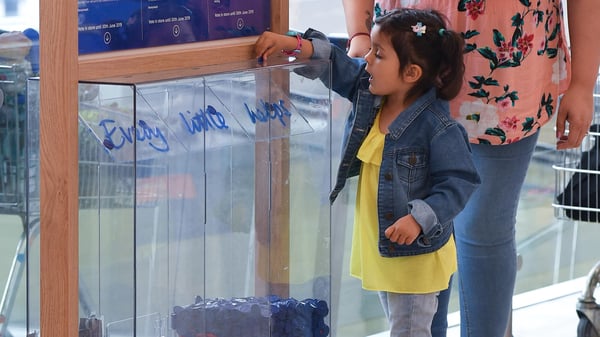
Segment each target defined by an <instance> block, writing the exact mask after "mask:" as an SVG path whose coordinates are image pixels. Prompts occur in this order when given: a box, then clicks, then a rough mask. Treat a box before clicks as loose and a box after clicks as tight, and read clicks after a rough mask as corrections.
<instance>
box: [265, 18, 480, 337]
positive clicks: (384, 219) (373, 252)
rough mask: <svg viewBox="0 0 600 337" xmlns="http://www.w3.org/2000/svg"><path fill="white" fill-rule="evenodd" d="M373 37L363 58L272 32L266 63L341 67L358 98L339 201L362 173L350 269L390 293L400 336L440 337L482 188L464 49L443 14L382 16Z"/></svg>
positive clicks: (316, 38)
mask: <svg viewBox="0 0 600 337" xmlns="http://www.w3.org/2000/svg"><path fill="white" fill-rule="evenodd" d="M371 41H372V44H371V50H370V52H369V53H368V54H367V55H366V56H365V59H364V60H363V59H353V58H350V57H348V56H347V55H346V53H345V51H344V50H341V49H340V48H337V47H335V46H333V45H332V44H330V43H329V42H328V41H327V38H326V37H325V36H324V35H323V34H322V33H320V32H317V31H314V30H312V29H309V30H308V31H307V32H306V33H305V34H304V35H303V36H297V37H290V36H285V35H278V34H274V33H271V32H265V33H263V34H262V35H261V36H260V37H259V39H258V40H257V42H256V46H255V50H256V53H257V55H258V56H259V57H261V58H262V59H263V61H264V62H266V61H267V60H268V58H269V57H271V56H272V55H280V54H283V55H286V56H288V55H291V54H296V56H297V57H299V58H309V57H312V58H327V59H330V60H331V68H332V69H331V71H332V73H331V75H332V76H331V79H332V89H333V90H334V91H336V92H337V93H339V94H340V95H341V96H343V97H346V98H347V99H349V100H351V101H352V102H353V110H352V112H351V114H350V116H349V119H348V125H347V127H346V130H347V132H348V133H347V134H346V135H345V137H344V144H343V149H344V153H343V156H342V160H341V163H340V166H339V169H338V178H337V183H336V186H335V187H334V189H333V191H332V193H331V201H332V202H333V201H334V200H335V198H336V196H337V195H338V193H339V192H340V190H341V189H342V188H343V187H344V184H345V181H346V179H348V178H350V177H352V176H355V175H357V174H358V175H359V182H358V190H357V196H356V209H355V220H354V233H353V242H352V253H351V268H350V271H351V274H352V275H353V276H354V277H357V278H359V279H360V280H361V281H362V286H363V288H364V289H367V290H375V291H378V292H379V295H380V298H381V302H382V305H383V308H384V311H385V313H386V315H387V317H388V321H389V323H390V336H392V337H397V336H407V337H408V336H410V337H425V336H431V322H432V319H433V315H434V314H435V312H436V308H437V295H438V293H439V292H440V291H441V290H444V289H446V288H448V282H449V280H450V277H451V275H452V274H453V273H454V272H455V271H456V256H455V255H456V251H455V245H454V238H453V235H452V232H453V218H454V217H455V216H456V215H457V214H458V212H459V211H460V210H462V208H463V207H464V205H465V203H466V202H467V200H468V198H469V197H470V195H471V193H473V191H474V190H475V189H476V187H477V186H478V185H479V183H480V180H479V176H478V174H477V172H476V170H475V167H474V165H473V162H472V161H471V152H470V146H469V143H468V139H467V136H466V132H465V130H464V129H463V128H462V127H461V126H460V125H459V124H457V123H456V122H455V121H454V120H453V119H452V118H451V117H450V114H449V111H448V102H447V100H449V99H452V98H453V97H454V96H456V94H457V93H458V91H459V89H460V87H461V82H462V80H463V79H462V75H463V71H464V65H463V59H462V53H463V42H462V38H461V37H460V36H459V35H458V34H457V33H455V32H452V31H449V30H447V29H446V26H445V22H444V20H443V18H442V17H441V15H440V14H439V13H437V12H435V11H430V10H408V9H402V10H396V11H392V12H390V13H388V14H386V15H384V16H382V17H380V18H378V19H377V20H376V21H375V26H374V27H373V29H372V32H371ZM312 71H317V72H318V71H320V70H315V69H312ZM321 71H324V70H321ZM304 75H306V76H313V75H316V76H318V75H324V76H328V75H329V74H318V73H317V74H308V73H307V74H304Z"/></svg>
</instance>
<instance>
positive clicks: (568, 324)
mask: <svg viewBox="0 0 600 337" xmlns="http://www.w3.org/2000/svg"><path fill="white" fill-rule="evenodd" d="M586 284H587V279H586V278H585V277H582V278H577V279H574V280H571V281H566V282H562V283H559V284H556V285H552V286H549V287H544V288H540V289H536V290H533V291H531V292H526V293H523V294H519V295H516V296H515V297H514V310H513V326H512V335H513V336H514V337H539V336H544V337H554V336H555V337H583V336H577V324H578V323H579V318H578V316H577V313H576V309H575V307H576V304H577V302H578V298H579V296H580V295H581V291H582V290H583V289H584V288H585V286H586ZM458 316H459V315H458V313H453V314H451V315H450V316H449V329H448V336H447V337H460V318H459V317H458ZM387 336H389V334H388V333H387V332H381V333H378V334H375V335H371V336H369V337H387ZM586 337H587V336H586Z"/></svg>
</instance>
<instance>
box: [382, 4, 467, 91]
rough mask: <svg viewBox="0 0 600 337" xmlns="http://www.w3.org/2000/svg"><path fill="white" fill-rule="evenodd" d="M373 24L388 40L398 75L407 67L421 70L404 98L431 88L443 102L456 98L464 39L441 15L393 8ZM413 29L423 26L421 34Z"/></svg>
mask: <svg viewBox="0 0 600 337" xmlns="http://www.w3.org/2000/svg"><path fill="white" fill-rule="evenodd" d="M375 24H376V25H378V26H379V31H380V32H381V33H383V34H385V35H387V36H389V37H390V40H391V43H392V46H393V47H394V50H395V51H396V54H397V55H398V59H399V61H400V73H402V72H403V71H404V69H405V68H406V67H407V66H409V65H411V64H416V65H418V66H420V67H421V68H422V69H423V75H422V76H421V78H420V79H419V80H418V81H417V82H416V83H415V86H413V87H412V88H411V89H410V91H409V92H408V93H407V98H414V97H417V96H418V95H420V94H422V93H424V92H426V91H427V90H429V89H430V88H431V87H436V88H437V95H438V97H440V98H442V99H445V100H450V99H452V98H454V97H456V95H458V92H459V91H460V89H461V86H462V81H463V75H464V72H465V65H464V63H463V48H464V40H463V38H462V36H461V35H460V34H458V33H457V32H454V31H451V30H448V29H447V28H446V19H445V18H444V17H443V16H442V14H440V13H439V12H437V11H435V10H432V9H427V10H419V9H408V8H402V9H394V10H392V11H390V12H388V13H386V14H384V15H382V16H380V17H378V18H376V19H375ZM413 26H425V27H426V29H425V32H422V33H421V34H419V33H418V32H415V31H413Z"/></svg>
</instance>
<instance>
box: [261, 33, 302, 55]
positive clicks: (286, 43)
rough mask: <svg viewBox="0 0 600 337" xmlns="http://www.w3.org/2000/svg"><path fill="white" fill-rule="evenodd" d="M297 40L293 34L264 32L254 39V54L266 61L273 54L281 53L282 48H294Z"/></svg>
mask: <svg viewBox="0 0 600 337" xmlns="http://www.w3.org/2000/svg"><path fill="white" fill-rule="evenodd" d="M296 44H297V40H296V38H295V37H293V36H287V35H282V34H277V33H273V32H264V33H262V35H261V36H260V37H259V38H258V40H256V44H255V45H254V51H255V52H256V56H257V57H259V58H262V60H263V61H267V59H268V58H269V56H271V55H273V54H281V51H282V50H293V49H295V48H296Z"/></svg>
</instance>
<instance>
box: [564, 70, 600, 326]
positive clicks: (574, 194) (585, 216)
mask: <svg viewBox="0 0 600 337" xmlns="http://www.w3.org/2000/svg"><path fill="white" fill-rule="evenodd" d="M594 103H595V114H594V119H593V121H592V125H591V127H590V130H589V132H588V135H587V137H586V138H585V139H584V141H583V143H582V145H581V147H580V148H577V149H570V150H566V151H560V154H559V160H558V162H557V163H556V164H554V165H553V168H554V171H555V189H556V200H555V202H554V203H553V206H554V208H555V216H556V217H557V218H558V219H567V220H571V221H584V222H592V223H599V222H600V78H599V80H598V82H597V83H596V90H595V94H594ZM599 282H600V261H598V262H597V263H596V265H595V266H594V267H593V268H592V269H591V270H590V272H589V273H588V276H587V282H586V286H585V288H584V289H583V291H582V294H581V296H580V297H579V299H578V302H577V306H576V311H577V315H578V316H579V324H578V326H577V337H600V305H598V303H596V299H595V298H594V291H595V289H596V287H597V286H598V284H599Z"/></svg>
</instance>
